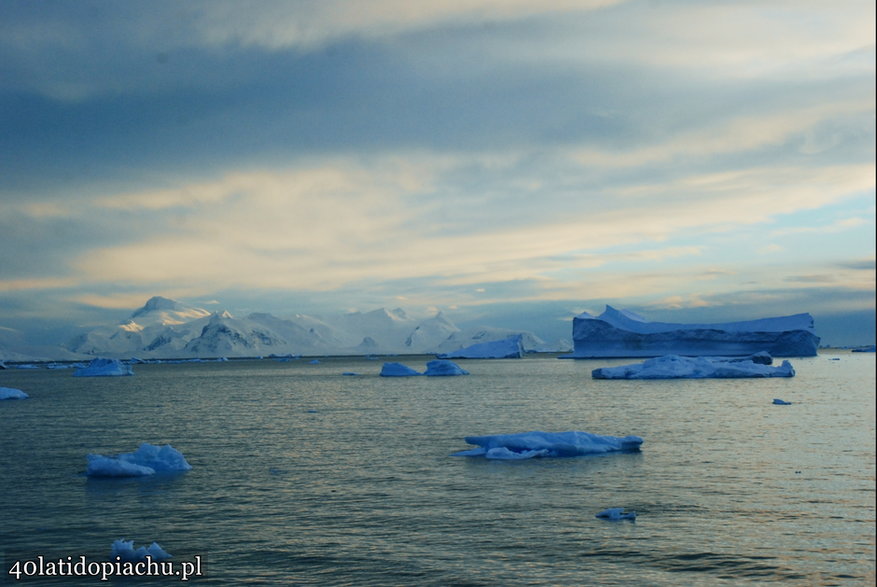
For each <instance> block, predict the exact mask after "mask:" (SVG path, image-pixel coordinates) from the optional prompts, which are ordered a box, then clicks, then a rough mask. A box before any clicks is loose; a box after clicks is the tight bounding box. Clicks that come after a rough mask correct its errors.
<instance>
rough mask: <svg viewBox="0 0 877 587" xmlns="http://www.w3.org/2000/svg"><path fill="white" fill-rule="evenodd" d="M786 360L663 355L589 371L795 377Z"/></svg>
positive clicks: (622, 375) (603, 375) (636, 375)
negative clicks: (771, 362)
mask: <svg viewBox="0 0 877 587" xmlns="http://www.w3.org/2000/svg"><path fill="white" fill-rule="evenodd" d="M794 376H795V369H794V368H793V367H792V364H791V363H789V362H788V361H783V362H782V364H781V365H780V366H779V367H773V366H771V365H765V364H763V363H761V362H758V363H756V362H755V361H753V360H738V359H723V358H708V357H680V356H678V355H666V356H663V357H656V358H654V359H647V360H645V361H643V362H642V363H634V364H632V365H621V366H619V367H600V368H599V369H594V370H593V371H591V377H593V378H594V379H734V378H745V377H794Z"/></svg>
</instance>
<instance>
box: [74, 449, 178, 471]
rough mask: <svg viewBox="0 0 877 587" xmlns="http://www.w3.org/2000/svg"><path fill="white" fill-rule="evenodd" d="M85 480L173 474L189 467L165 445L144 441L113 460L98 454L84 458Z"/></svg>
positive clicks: (176, 452)
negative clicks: (86, 462) (88, 478)
mask: <svg viewBox="0 0 877 587" xmlns="http://www.w3.org/2000/svg"><path fill="white" fill-rule="evenodd" d="M86 460H87V461H88V466H87V468H86V470H85V474H86V475H87V476H89V477H143V476H147V475H154V474H155V473H175V472H181V471H189V470H191V468H192V465H190V464H189V463H188V462H187V461H186V458H185V457H184V456H183V454H182V453H181V452H180V451H178V450H177V449H175V448H174V447H172V446H171V445H169V444H165V445H164V446H157V445H154V444H149V443H148V442H144V443H143V444H141V445H140V447H139V448H138V449H137V450H136V451H134V452H129V453H122V454H120V455H118V456H116V457H107V456H104V455H98V454H88V455H86Z"/></svg>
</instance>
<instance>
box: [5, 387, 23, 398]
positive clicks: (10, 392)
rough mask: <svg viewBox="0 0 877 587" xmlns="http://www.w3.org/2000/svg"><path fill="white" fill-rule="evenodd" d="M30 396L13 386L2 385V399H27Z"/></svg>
mask: <svg viewBox="0 0 877 587" xmlns="http://www.w3.org/2000/svg"><path fill="white" fill-rule="evenodd" d="M28 397H29V396H28V395H27V394H26V393H24V392H23V391H21V390H20V389H15V388H13V387H0V399H27V398H28Z"/></svg>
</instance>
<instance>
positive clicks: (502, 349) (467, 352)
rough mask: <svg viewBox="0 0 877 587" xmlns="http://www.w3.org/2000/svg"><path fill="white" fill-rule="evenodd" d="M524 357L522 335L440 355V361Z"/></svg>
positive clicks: (480, 343)
mask: <svg viewBox="0 0 877 587" xmlns="http://www.w3.org/2000/svg"><path fill="white" fill-rule="evenodd" d="M523 356H524V343H523V336H522V335H520V334H516V335H514V336H509V337H507V338H504V339H502V340H492V341H490V342H479V343H476V344H473V345H470V346H467V347H465V348H462V349H459V350H456V351H452V352H450V353H443V354H440V355H438V357H439V358H440V359H520V358H521V357H523Z"/></svg>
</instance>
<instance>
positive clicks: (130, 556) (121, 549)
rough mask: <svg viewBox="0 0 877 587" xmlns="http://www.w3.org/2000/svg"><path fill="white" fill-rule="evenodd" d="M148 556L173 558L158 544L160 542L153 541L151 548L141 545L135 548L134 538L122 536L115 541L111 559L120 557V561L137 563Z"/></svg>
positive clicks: (156, 559) (160, 559) (158, 558)
mask: <svg viewBox="0 0 877 587" xmlns="http://www.w3.org/2000/svg"><path fill="white" fill-rule="evenodd" d="M147 556H150V557H152V560H154V561H163V560H167V559H169V558H173V557H172V556H171V555H170V554H168V552H167V551H166V550H165V549H163V548H162V547H161V546H160V545H159V544H158V542H153V543H152V544H150V545H149V548H147V547H145V546H141V547H140V548H137V549H136V550H135V548H134V541H133V540H125V539H124V538H120V539H119V540H114V541H113V546H112V548H111V550H110V560H117V559H118V560H120V561H128V562H132V563H136V562H140V561H145V560H146V557H147Z"/></svg>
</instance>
